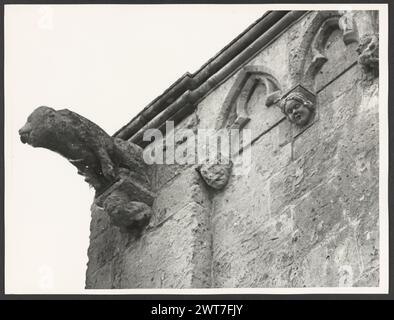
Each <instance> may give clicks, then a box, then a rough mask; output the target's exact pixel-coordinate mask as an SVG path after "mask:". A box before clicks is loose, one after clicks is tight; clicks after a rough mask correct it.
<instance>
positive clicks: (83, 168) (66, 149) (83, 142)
mask: <svg viewBox="0 0 394 320" xmlns="http://www.w3.org/2000/svg"><path fill="white" fill-rule="evenodd" d="M19 134H20V138H21V141H22V142H23V143H27V144H29V145H31V146H33V147H41V148H46V149H49V150H51V151H54V152H56V153H59V154H60V155H62V156H63V157H65V158H66V159H67V160H68V161H69V162H70V163H71V164H72V165H73V166H75V167H76V168H77V169H78V173H79V174H80V175H82V176H84V177H85V181H86V182H88V183H89V185H90V186H92V187H93V188H94V189H95V191H96V194H95V202H96V204H97V205H99V206H101V207H103V208H104V210H105V212H106V213H107V214H108V215H109V216H110V221H111V223H112V224H113V225H115V226H118V227H120V229H121V231H127V232H132V233H134V234H139V233H140V232H141V231H142V229H143V228H144V227H145V226H146V225H147V224H148V222H149V220H150V217H151V215H152V211H151V205H152V203H153V199H154V194H153V193H152V192H151V188H150V181H149V178H148V176H147V165H146V164H145V162H144V161H143V157H142V149H141V148H140V147H139V146H137V145H135V144H133V143H131V142H128V141H124V140H122V139H119V138H113V137H111V136H109V135H108V134H107V133H106V132H105V131H104V130H102V129H101V128H100V127H99V126H97V125H96V124H95V123H93V122H91V121H89V120H88V119H86V118H84V117H82V116H80V115H79V114H77V113H75V112H72V111H70V110H67V109H63V110H58V111H57V110H54V109H52V108H49V107H39V108H37V109H36V110H34V111H33V112H32V114H31V115H30V116H29V117H28V119H27V122H26V124H25V125H24V126H23V127H22V128H21V129H20V130H19Z"/></svg>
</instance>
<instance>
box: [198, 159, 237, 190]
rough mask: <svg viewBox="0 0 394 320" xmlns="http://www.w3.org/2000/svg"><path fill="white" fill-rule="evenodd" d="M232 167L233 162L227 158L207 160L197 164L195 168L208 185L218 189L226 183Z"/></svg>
mask: <svg viewBox="0 0 394 320" xmlns="http://www.w3.org/2000/svg"><path fill="white" fill-rule="evenodd" d="M232 167H233V163H232V162H231V161H230V160H229V161H226V162H224V161H223V162H214V163H209V162H207V163H204V164H201V165H199V166H198V167H197V168H196V170H197V171H198V172H199V173H200V174H201V177H202V178H203V180H204V181H205V183H206V184H207V185H208V186H210V187H211V188H213V189H216V190H220V189H223V188H224V187H225V186H226V185H227V183H228V180H229V179H230V175H231V169H232Z"/></svg>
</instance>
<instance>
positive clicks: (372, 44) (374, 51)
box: [357, 34, 379, 78]
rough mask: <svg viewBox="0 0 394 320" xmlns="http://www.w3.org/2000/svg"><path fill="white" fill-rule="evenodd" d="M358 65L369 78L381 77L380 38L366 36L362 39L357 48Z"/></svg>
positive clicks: (375, 35) (371, 35)
mask: <svg viewBox="0 0 394 320" xmlns="http://www.w3.org/2000/svg"><path fill="white" fill-rule="evenodd" d="M357 53H358V54H359V56H358V63H359V64H360V65H361V67H362V69H363V71H364V73H365V75H366V77H367V78H375V77H377V76H378V75H379V36H378V34H366V35H364V36H363V37H362V38H361V39H360V43H359V45H358V48H357Z"/></svg>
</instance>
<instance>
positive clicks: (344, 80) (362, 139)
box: [86, 11, 379, 288]
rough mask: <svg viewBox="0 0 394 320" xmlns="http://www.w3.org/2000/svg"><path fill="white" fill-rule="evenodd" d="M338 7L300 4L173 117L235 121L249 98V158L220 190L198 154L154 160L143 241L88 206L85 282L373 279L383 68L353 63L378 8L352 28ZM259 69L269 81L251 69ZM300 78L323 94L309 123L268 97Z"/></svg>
mask: <svg viewBox="0 0 394 320" xmlns="http://www.w3.org/2000/svg"><path fill="white" fill-rule="evenodd" d="M331 18H332V21H334V22H333V23H331V22H330V23H329V24H328V27H327V26H325V24H324V23H322V21H326V20H327V19H331ZM337 18H338V14H337V13H333V14H332V15H330V13H321V12H320V13H319V12H309V13H308V14H306V15H305V16H303V17H302V18H301V19H299V20H298V21H296V23H294V24H293V25H291V26H289V27H288V29H287V30H285V32H283V33H282V34H280V35H279V36H278V37H277V38H276V39H275V40H274V41H273V42H271V43H270V44H269V45H268V46H266V47H265V48H263V49H262V50H261V51H260V52H259V53H258V54H257V55H256V56H254V57H252V59H251V60H249V61H248V62H247V63H246V64H244V65H243V66H242V67H241V68H240V69H239V70H235V71H234V72H233V73H232V74H231V76H230V77H229V78H227V79H226V80H225V81H224V82H223V83H221V84H220V86H218V87H217V88H215V89H214V90H212V91H211V92H210V93H209V94H208V95H207V96H206V97H204V99H203V100H201V101H200V102H199V104H198V106H197V108H196V109H195V111H194V113H193V114H192V115H190V116H188V117H187V118H186V119H184V121H182V123H181V124H179V125H178V126H177V128H176V130H179V129H180V128H185V127H186V128H193V129H201V128H208V129H213V128H219V127H226V126H227V127H228V126H229V125H230V127H231V123H232V122H234V121H235V119H236V118H237V117H238V116H239V114H237V112H238V111H237V110H236V108H235V105H236V104H237V101H238V100H239V99H241V98H242V97H247V100H245V101H246V102H245V105H244V110H245V111H246V113H247V114H248V117H249V119H250V120H249V121H248V122H247V123H246V124H245V126H244V129H250V130H251V132H252V143H251V145H250V146H249V147H248V148H250V149H249V150H250V152H251V157H252V161H251V166H250V167H249V169H248V170H243V171H237V170H238V169H237V168H234V170H233V173H232V175H231V177H230V180H229V182H228V184H227V186H226V187H225V188H224V189H222V190H213V189H212V188H210V187H208V186H207V185H206V184H205V183H204V181H203V180H202V179H201V177H200V175H199V173H198V172H197V171H196V170H195V166H194V165H177V164H174V165H152V166H151V168H150V170H151V172H150V176H151V180H152V188H153V191H154V192H155V194H156V198H155V201H154V204H153V217H152V220H151V221H150V224H149V226H148V228H147V229H146V231H145V232H144V233H143V235H142V236H141V237H140V238H138V239H135V238H131V236H129V235H127V234H122V233H120V232H119V230H118V228H117V227H114V226H111V225H110V224H109V219H108V218H107V217H106V215H105V213H104V212H103V211H102V209H100V208H99V207H97V206H96V205H93V206H92V224H91V245H90V249H89V253H88V255H89V264H88V270H87V281H86V287H87V288H209V287H316V286H318V287H326V286H334V287H336V286H378V284H379V277H378V275H379V246H378V244H379V234H378V230H379V227H378V222H379V221H378V217H379V206H378V191H379V188H378V172H379V165H378V155H379V144H378V143H379V131H378V125H379V123H378V107H379V105H378V78H377V77H376V76H371V75H367V74H366V73H365V69H363V67H362V65H360V64H359V63H358V61H357V59H358V56H359V53H358V52H357V47H358V44H359V42H360V41H359V40H360V39H361V38H362V37H363V36H364V35H370V34H373V33H376V32H377V27H376V25H377V21H376V14H375V13H373V12H367V11H356V12H353V16H350V18H349V19H348V20H347V23H346V25H345V27H343V25H341V23H339V24H338V19H337ZM335 19H336V20H335ZM330 21H331V20H330ZM341 21H342V22H343V19H342V20H341ZM345 22H346V21H345ZM319 35H321V38H319V37H320V36H319ZM349 35H350V36H349ZM353 37H355V38H353ZM316 39H317V40H316ZM349 39H350V41H349ZM316 50H320V52H321V53H324V56H325V58H326V60H325V63H323V64H322V65H318V66H317V67H316V64H314V63H315V60H316ZM256 75H258V76H260V75H264V77H265V78H264V79H268V80H264V81H257V80H258V79H257V78H256V79H257V80H256V81H255V80H253V81H254V82H253V85H250V83H251V82H250V81H249V82H248V81H243V79H244V78H245V77H246V78H245V79H249V78H248V77H256ZM253 79H254V78H253ZM267 81H268V82H267ZM296 84H302V85H304V86H306V87H308V88H309V89H310V90H311V91H313V92H314V93H315V94H316V98H317V103H316V116H315V118H314V119H313V121H312V122H311V123H310V124H309V125H307V126H306V127H305V128H302V129H299V128H296V127H295V126H294V125H292V124H291V123H290V122H289V121H288V120H287V118H286V117H285V115H284V114H283V113H282V112H281V110H280V109H279V108H278V107H277V106H276V105H271V106H269V107H267V106H266V104H265V101H266V100H265V99H266V97H267V96H268V95H269V94H270V93H271V92H272V88H274V89H275V90H277V89H278V90H280V91H281V92H282V93H285V92H287V91H289V90H290V89H291V88H292V87H293V86H294V85H296ZM240 86H241V87H240ZM242 86H243V87H242ZM237 99H238V100H237ZM182 143H183V140H181V141H176V143H175V144H176V145H177V147H179V146H181V145H182Z"/></svg>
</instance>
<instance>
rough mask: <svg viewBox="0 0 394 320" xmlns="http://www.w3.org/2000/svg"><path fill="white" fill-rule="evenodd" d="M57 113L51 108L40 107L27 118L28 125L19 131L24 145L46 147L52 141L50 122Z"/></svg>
mask: <svg viewBox="0 0 394 320" xmlns="http://www.w3.org/2000/svg"><path fill="white" fill-rule="evenodd" d="M55 114H56V111H55V110H54V109H52V108H49V107H38V108H37V109H35V110H34V111H33V112H32V113H31V114H30V116H29V117H28V118H27V122H26V124H25V125H24V126H23V127H22V128H21V129H19V135H20V140H21V141H22V143H27V144H30V145H31V146H33V147H45V146H46V142H47V140H48V139H50V135H51V132H50V130H48V122H49V121H50V119H52V118H54V117H55Z"/></svg>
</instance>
